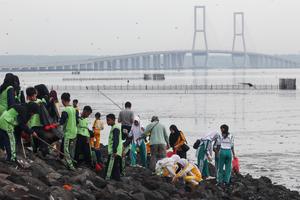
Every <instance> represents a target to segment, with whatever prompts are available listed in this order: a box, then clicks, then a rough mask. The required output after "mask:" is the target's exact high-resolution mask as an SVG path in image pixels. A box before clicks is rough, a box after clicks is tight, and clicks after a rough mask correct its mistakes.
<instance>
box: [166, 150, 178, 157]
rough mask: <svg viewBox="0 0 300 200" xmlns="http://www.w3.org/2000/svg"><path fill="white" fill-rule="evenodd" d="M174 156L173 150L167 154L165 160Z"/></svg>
mask: <svg viewBox="0 0 300 200" xmlns="http://www.w3.org/2000/svg"><path fill="white" fill-rule="evenodd" d="M174 154H176V151H175V150H174V151H169V152H167V158H171V157H172V156H173V155H174Z"/></svg>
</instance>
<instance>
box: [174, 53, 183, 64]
mask: <svg viewBox="0 0 300 200" xmlns="http://www.w3.org/2000/svg"><path fill="white" fill-rule="evenodd" d="M184 57H185V55H184V53H178V54H177V55H176V59H177V66H178V67H183V65H184Z"/></svg>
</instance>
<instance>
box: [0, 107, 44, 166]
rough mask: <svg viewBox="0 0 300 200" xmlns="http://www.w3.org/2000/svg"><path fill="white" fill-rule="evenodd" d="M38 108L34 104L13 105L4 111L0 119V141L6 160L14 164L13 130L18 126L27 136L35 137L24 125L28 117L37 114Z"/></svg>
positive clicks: (15, 156) (14, 142)
mask: <svg viewBox="0 0 300 200" xmlns="http://www.w3.org/2000/svg"><path fill="white" fill-rule="evenodd" d="M38 110H39V107H38V105H37V104H36V103H31V102H30V103H27V104H21V105H14V106H12V107H11V108H10V109H9V110H7V111H4V112H3V114H2V115H1V117H0V140H1V141H2V144H3V145H4V148H5V151H6V160H7V161H12V162H16V161H17V155H16V140H15V136H14V129H15V127H16V126H19V127H20V129H21V130H23V131H24V132H26V133H27V134H30V135H32V136H33V137H37V134H36V132H34V131H33V130H32V129H30V128H29V127H28V126H27V125H26V124H27V122H28V120H29V119H30V117H31V116H32V115H34V114H36V113H38Z"/></svg>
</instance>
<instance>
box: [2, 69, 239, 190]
mask: <svg viewBox="0 0 300 200" xmlns="http://www.w3.org/2000/svg"><path fill="white" fill-rule="evenodd" d="M25 93H26V100H25V95H24V92H23V91H22V90H21V87H20V82H19V79H18V77H17V76H16V75H14V74H11V73H8V74H6V76H5V78H4V82H3V84H2V85H1V86H0V148H1V149H2V150H5V152H6V160H7V161H8V162H12V163H14V162H16V161H17V150H16V149H18V145H23V141H27V142H28V143H29V144H30V145H31V146H32V149H33V152H34V153H37V154H39V155H41V156H42V157H45V156H47V154H49V150H50V148H53V149H56V151H57V152H59V156H60V158H64V159H63V160H65V164H66V166H67V168H68V169H70V170H76V167H77V166H79V165H82V164H84V165H87V166H89V167H95V165H100V168H103V161H102V157H101V153H100V152H101V151H100V135H101V131H102V130H103V129H104V123H103V122H102V121H101V119H100V118H101V114H100V113H99V112H97V113H96V114H95V120H94V122H93V124H92V129H90V128H89V127H90V125H89V120H88V119H89V117H90V115H91V114H92V112H93V109H92V108H91V106H88V105H86V106H84V107H83V109H82V111H81V112H80V110H79V107H78V100H77V99H74V100H73V102H72V103H71V95H70V94H69V93H62V95H61V98H60V99H61V104H62V105H63V107H64V108H63V110H62V112H59V110H60V106H59V104H58V98H57V93H56V91H54V90H52V91H50V92H49V91H48V89H47V87H46V86H45V85H43V84H40V85H37V86H34V87H28V88H26V92H25ZM131 106H132V105H131V103H130V102H126V103H125V109H122V110H121V111H120V113H119V115H118V118H116V116H115V115H114V114H112V113H111V114H108V115H106V122H107V125H108V126H111V129H110V132H109V136H108V146H107V147H108V159H107V163H106V165H105V166H106V168H105V174H106V179H108V180H109V179H115V180H120V177H121V176H124V175H125V168H126V165H127V163H129V164H130V165H131V166H141V167H145V168H149V169H150V170H152V171H153V172H154V173H156V174H158V175H161V176H167V177H172V181H173V182H176V181H177V180H180V179H181V180H183V181H184V182H186V183H191V184H192V185H196V184H198V183H199V182H200V181H201V180H202V179H203V178H206V177H209V170H208V163H209V162H211V161H212V157H213V153H212V152H213V151H214V152H215V167H216V170H217V180H218V182H219V183H220V184H223V183H227V184H228V183H229V181H230V173H231V161H232V157H235V152H234V143H233V137H232V135H231V134H230V133H229V127H228V126H227V125H222V126H221V133H220V134H219V133H217V132H212V133H209V134H207V135H206V136H204V137H202V138H201V139H199V140H197V142H196V143H195V144H194V148H195V149H197V164H194V163H193V162H191V161H189V160H187V151H188V150H189V146H188V144H187V141H186V137H185V135H184V133H183V132H182V131H180V130H179V129H178V128H177V126H176V125H171V126H170V127H169V130H170V134H168V132H167V129H166V128H165V126H164V125H163V124H162V123H161V122H160V121H159V118H158V117H157V116H153V117H152V118H151V122H150V123H149V124H148V125H147V126H146V127H143V126H142V124H141V121H140V117H139V116H138V115H136V114H135V113H134V112H133V111H132V110H131ZM53 144H54V145H53ZM170 149H171V150H170ZM167 156H168V158H167ZM128 161H129V162H128ZM224 167H225V170H224Z"/></svg>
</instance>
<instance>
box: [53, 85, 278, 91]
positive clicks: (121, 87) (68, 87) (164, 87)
mask: <svg viewBox="0 0 300 200" xmlns="http://www.w3.org/2000/svg"><path fill="white" fill-rule="evenodd" d="M49 88H51V89H53V90H65V91H68V90H96V91H100V90H137V91H138V90H140V91H143V90H144V91H145V90H157V91H160V90H175V91H176V90H178V91H196V90H279V86H278V85H251V86H249V85H247V84H233V85H230V84H228V85H226V84H223V85H213V84H211V85H209V84H206V85H165V84H164V85H148V84H143V85H49Z"/></svg>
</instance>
